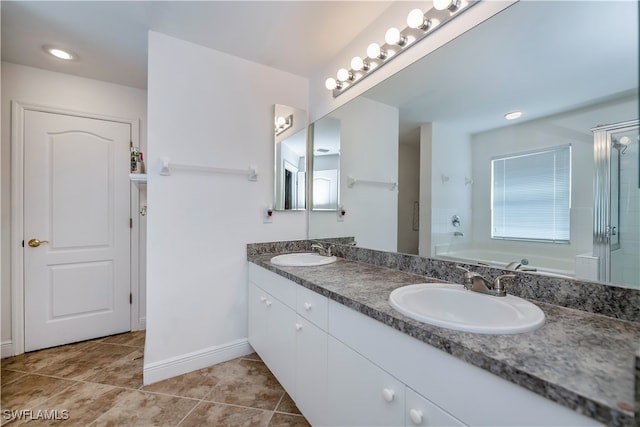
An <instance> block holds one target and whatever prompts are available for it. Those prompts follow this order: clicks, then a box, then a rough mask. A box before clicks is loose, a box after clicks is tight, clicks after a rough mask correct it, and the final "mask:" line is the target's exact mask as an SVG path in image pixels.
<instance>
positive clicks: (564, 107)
mask: <svg viewBox="0 0 640 427" xmlns="http://www.w3.org/2000/svg"><path fill="white" fill-rule="evenodd" d="M535 22H544V23H545V24H544V25H532V23H535ZM593 22H598V25H597V26H594V25H593ZM638 63H639V61H638V19H637V3H636V2H592V1H580V2H575V1H566V2H565V1H558V2H517V3H515V4H514V5H512V6H510V7H509V8H507V9H506V10H504V11H502V12H500V13H499V14H497V15H495V16H494V17H492V18H490V19H489V20H487V21H485V22H484V23H482V24H480V25H478V26H477V27H475V28H473V29H472V30H470V31H468V32H467V33H465V34H463V35H461V36H459V37H458V38H456V39H454V40H453V41H451V42H449V43H448V44H447V45H445V46H443V47H442V48H440V49H438V50H436V51H435V52H433V53H431V54H429V55H427V56H426V57H425V58H423V59H422V60H420V61H418V62H416V63H415V64H413V65H411V66H410V67H407V68H406V69H405V70H403V71H401V72H399V73H397V74H396V75H394V76H392V77H390V78H389V79H387V80H386V81H384V82H382V83H381V84H379V85H377V86H376V87H374V88H372V89H370V90H369V91H368V92H366V93H365V94H363V95H361V96H359V97H358V98H356V99H355V100H353V101H351V102H349V103H347V104H346V105H344V106H342V107H341V108H339V109H338V110H336V111H334V112H332V113H331V116H334V117H340V120H341V126H342V128H343V129H344V128H345V127H349V126H352V124H354V123H357V124H358V126H360V129H361V131H362V132H363V133H364V132H366V129H367V128H368V127H369V126H372V125H374V123H375V122H377V121H380V120H381V119H380V118H379V117H376V118H374V116H371V114H370V113H369V111H366V110H364V109H362V108H359V106H358V104H359V103H366V104H369V103H378V104H380V105H385V106H387V107H388V108H390V109H395V111H396V113H395V118H394V119H385V120H386V122H387V124H388V126H390V127H393V126H396V127H397V128H396V133H395V135H393V137H392V138H389V139H388V140H387V141H386V144H387V146H388V147H390V146H393V149H394V150H395V153H396V154H395V155H388V156H387V157H388V159H387V161H386V164H384V165H382V164H380V163H376V162H373V161H372V162H369V163H370V164H371V167H370V168H368V169H361V170H359V171H358V172H357V175H364V176H361V178H363V179H365V177H366V176H372V175H376V174H377V175H379V174H380V172H381V171H385V170H386V171H388V172H389V173H390V174H395V175H392V176H390V177H384V178H381V177H378V178H381V179H382V180H387V181H389V180H390V181H394V180H397V181H398V182H399V192H398V195H397V199H398V200H397V203H396V205H395V212H393V213H388V215H386V217H385V219H384V220H378V221H376V222H375V224H370V225H369V226H368V227H363V228H360V229H357V230H355V229H353V228H348V227H345V224H346V223H347V221H348V220H349V216H350V213H353V212H359V211H361V210H362V211H366V212H372V211H374V209H372V206H376V207H379V208H381V209H382V208H383V206H381V205H382V204H381V203H379V204H377V205H376V204H375V203H376V200H378V198H379V197H380V195H381V194H382V193H381V192H372V193H371V194H369V195H368V197H369V198H365V197H363V198H360V199H359V200H355V199H354V200H353V201H350V202H347V201H346V199H345V198H344V197H343V198H342V200H341V202H342V203H343V204H344V205H345V209H346V211H347V215H346V217H345V223H344V224H343V223H336V222H335V221H334V222H333V223H330V222H329V221H324V222H322V221H320V220H319V219H318V218H314V217H315V216H316V213H314V212H312V213H311V218H310V230H309V236H310V237H311V238H323V237H338V236H349V235H352V236H354V237H355V239H356V240H357V241H358V244H359V245H360V246H364V247H368V248H372V249H381V250H395V249H390V248H391V247H393V248H395V247H397V250H399V251H402V252H406V253H415V254H419V255H422V256H426V257H441V258H446V259H449V260H455V261H465V262H474V263H477V264H490V265H492V266H497V267H500V268H506V267H507V265H509V266H510V268H513V269H516V268H517V269H518V270H519V271H524V270H527V271H536V273H540V274H548V275H557V276H564V277H572V278H578V279H582V280H592V281H606V282H609V281H610V282H613V283H615V284H619V285H623V286H627V287H636V288H640V283H639V282H638V281H639V280H640V274H638V271H637V270H634V267H633V265H634V264H638V263H637V260H638V257H639V256H640V255H639V254H638V252H637V250H638V249H637V248H638V243H637V242H638V241H639V240H640V238H639V237H638V235H637V234H638V233H636V234H635V235H630V233H629V230H630V229H629V228H627V230H626V231H627V233H626V236H629V237H628V238H629V239H630V240H629V242H630V243H631V244H630V245H628V246H627V247H626V248H619V249H614V251H615V252H616V253H617V255H619V256H616V260H618V261H617V262H618V264H617V265H618V267H617V269H618V273H616V274H612V275H611V278H610V279H606V278H599V272H598V261H599V260H598V255H597V251H596V250H595V247H594V237H595V234H594V213H595V212H596V211H597V209H598V205H597V203H596V197H595V194H594V180H595V179H596V178H597V176H599V175H598V171H597V170H596V168H594V134H593V133H592V131H591V130H592V129H593V128H595V127H597V126H598V125H601V124H614V123H622V122H628V121H632V120H636V119H638ZM470 67H472V69H470ZM515 110H520V111H522V112H523V114H522V116H521V117H520V118H519V119H517V120H514V121H507V120H505V118H504V115H505V114H506V113H509V112H513V111H515ZM393 120H395V123H394V121H393ZM376 124H377V123H376ZM343 133H344V131H343ZM636 135H637V130H636ZM625 141H627V139H625ZM628 141H629V142H628V148H627V151H626V152H627V153H635V154H632V155H630V156H626V158H633V157H632V156H634V155H635V162H627V163H626V164H625V165H627V166H626V167H627V168H629V170H628V173H629V175H628V176H631V177H632V178H631V183H630V184H628V185H627V184H625V186H624V187H623V186H622V185H620V186H619V187H616V188H613V189H611V188H607V190H606V191H607V196H611V197H612V200H618V199H620V200H625V203H626V204H625V209H626V210H627V212H629V215H632V218H628V217H627V218H625V217H623V210H622V208H620V209H619V211H618V212H615V208H616V206H617V205H616V206H613V217H614V218H618V219H617V221H618V224H619V225H618V227H622V224H623V223H624V224H627V227H631V228H632V227H634V226H635V227H636V229H640V227H638V212H640V190H639V186H638V175H639V173H638V155H637V150H638V141H637V138H635V139H634V138H632V137H630V138H628ZM352 144H357V141H354V140H347V139H346V138H344V137H343V138H342V150H341V152H342V158H341V163H342V165H345V164H349V163H350V162H353V161H358V160H359V159H362V158H366V156H368V154H369V151H370V148H369V147H368V146H367V145H366V144H361V145H360V147H359V148H358V149H354V148H353V147H352ZM563 146H570V147H571V150H570V153H571V154H570V156H571V157H570V170H571V175H570V188H569V192H570V201H569V203H570V205H569V206H570V209H569V216H568V225H569V238H568V239H566V238H561V239H554V238H530V237H531V234H528V235H527V236H528V238H526V239H522V238H497V237H498V236H497V235H496V233H495V230H494V227H495V223H494V222H492V220H493V219H495V218H493V215H492V214H493V213H495V212H493V210H492V200H493V199H492V197H493V191H494V187H495V185H494V181H492V167H491V165H492V163H491V162H492V160H493V159H496V158H507V157H510V156H515V155H518V154H521V153H531V152H546V151H548V150H549V149H552V148H555V147H563ZM620 153H622V151H620ZM612 155H613V159H614V161H615V159H616V158H619V160H620V161H623V160H625V155H619V156H618V153H613V154H612ZM615 156H618V157H615ZM398 165H399V166H398ZM531 165H532V167H533V163H531ZM612 166H613V169H612V173H614V174H615V173H617V172H616V166H617V162H616V163H615V164H614V165H612ZM620 168H624V166H622V163H621V164H620ZM532 170H533V172H534V175H531V176H530V177H529V178H527V180H530V179H533V178H532V177H540V176H542V175H544V174H542V173H540V172H541V169H540V168H539V167H533V169H532ZM607 170H608V171H609V169H607ZM352 173H354V172H351V171H346V170H345V169H344V166H342V169H341V175H342V176H347V175H351V174H352ZM493 179H495V177H493ZM606 179H607V180H608V179H610V176H609V175H607V177H606ZM620 182H621V183H622V179H621V180H620ZM547 184H548V183H547ZM547 184H545V185H547ZM509 185H510V187H511V189H515V190H516V191H515V192H514V194H516V195H517V194H524V193H522V192H519V191H517V188H518V187H517V185H518V183H517V182H515V181H512V182H511V183H510V184H509ZM340 189H341V191H342V192H343V194H344V193H348V191H351V190H349V189H347V188H346V187H345V183H344V182H341V187H340ZM354 190H355V189H354ZM610 191H613V192H615V191H619V194H618V196H616V195H615V194H613V192H612V193H611V194H609V192H610ZM530 194H531V193H530ZM535 199H536V198H535V197H530V198H528V199H527V200H526V203H528V209H530V210H532V211H533V210H536V209H543V208H541V205H540V204H536V203H535ZM416 201H419V203H418V204H417V205H416V203H415V202H416ZM547 202H548V203H549V200H547ZM387 203H388V201H387ZM510 203H517V200H515V201H514V200H512V201H511V202H510ZM620 206H622V205H621V204H620ZM418 207H419V209H418ZM454 215H456V216H457V217H458V218H459V220H458V221H456V224H457V226H454V225H453V223H452V218H453V217H454ZM416 217H418V220H414V218H416ZM512 218H514V219H517V217H516V216H514V217H512ZM634 221H635V222H634ZM634 224H635V225H634ZM608 226H609V230H611V227H613V226H616V225H615V224H608ZM545 232H546V230H545ZM618 232H620V230H619V229H618ZM383 234H384V238H386V241H384V239H383V238H381V236H382V235H383ZM534 234H535V232H534ZM542 235H543V232H542V231H541V232H540V236H542ZM622 236H623V234H622V232H620V235H619V242H622ZM604 238H606V239H611V241H612V242H613V243H614V244H615V243H616V240H617V238H616V237H615V236H613V235H612V233H609V235H607V236H605V237H604ZM634 239H635V240H634ZM389 240H394V241H393V243H392V244H391V243H390V242H389ZM633 242H635V243H633ZM614 246H615V245H614ZM633 248H635V252H633ZM623 252H624V253H623ZM612 256H613V255H612ZM632 260H635V261H632ZM622 271H626V272H627V273H625V277H627V278H623V275H622V273H621V272H622ZM634 271H635V274H634Z"/></svg>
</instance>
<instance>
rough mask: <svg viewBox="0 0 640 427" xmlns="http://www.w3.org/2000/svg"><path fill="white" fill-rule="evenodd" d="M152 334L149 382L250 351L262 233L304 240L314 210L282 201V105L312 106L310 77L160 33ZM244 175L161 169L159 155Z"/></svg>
mask: <svg viewBox="0 0 640 427" xmlns="http://www.w3.org/2000/svg"><path fill="white" fill-rule="evenodd" d="M148 92H149V99H148V105H149V147H148V152H149V156H148V169H149V176H148V203H149V216H148V219H147V242H148V253H147V255H148V258H147V260H148V269H147V281H148V287H147V304H148V305H147V311H148V318H147V341H146V348H145V360H144V362H145V366H144V382H145V383H150V382H154V381H158V380H160V379H163V378H167V377H170V376H173V375H178V374H181V373H183V372H188V371H191V370H194V369H198V368H201V367H204V366H209V365H212V364H214V363H217V362H220V361H222V360H225V359H228V358H230V357H235V356H236V355H238V354H239V353H243V352H246V351H250V348H249V345H248V343H247V341H246V337H247V319H246V318H247V295H246V286H247V260H246V244H247V243H250V242H259V241H271V240H289V239H303V238H305V237H306V213H305V212H275V213H274V216H273V222H272V223H270V224H265V223H263V212H264V211H263V209H264V206H265V205H267V204H270V203H272V202H273V179H274V176H273V175H274V172H273V170H274V168H273V159H274V153H273V150H274V144H273V105H274V104H284V105H290V106H294V107H297V108H302V109H305V110H307V109H308V92H309V86H308V81H307V80H306V79H304V78H301V77H298V76H295V75H292V74H288V73H285V72H282V71H278V70H275V69H272V68H269V67H266V66H263V65H259V64H256V63H252V62H249V61H246V60H243V59H239V58H237V57H233V56H230V55H228V54H225V53H221V52H218V51H214V50H211V49H207V48H204V47H202V46H198V45H195V44H192V43H188V42H185V41H182V40H178V39H175V38H172V37H169V36H166V35H163V34H160V33H156V32H150V33H149V82H148ZM161 157H169V158H171V160H172V161H174V162H176V163H186V164H197V165H207V166H214V167H225V168H247V167H248V166H249V165H255V166H257V168H258V173H259V177H258V181H257V182H250V181H248V179H247V178H245V177H243V176H232V175H213V174H211V175H207V174H190V173H188V172H175V173H173V174H172V175H171V176H160V175H158V170H159V158H161Z"/></svg>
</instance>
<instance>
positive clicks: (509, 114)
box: [504, 111, 522, 120]
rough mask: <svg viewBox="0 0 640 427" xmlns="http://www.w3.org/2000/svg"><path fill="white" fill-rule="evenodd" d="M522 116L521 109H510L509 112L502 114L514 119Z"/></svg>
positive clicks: (506, 117)
mask: <svg viewBox="0 0 640 427" xmlns="http://www.w3.org/2000/svg"><path fill="white" fill-rule="evenodd" d="M520 117H522V111H512V112H511V113H507V114H505V115H504V118H505V119H507V120H515V119H519V118H520Z"/></svg>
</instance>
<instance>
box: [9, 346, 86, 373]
mask: <svg viewBox="0 0 640 427" xmlns="http://www.w3.org/2000/svg"><path fill="white" fill-rule="evenodd" d="M88 345H89V343H86V342H82V343H76V344H69V345H63V346H59V347H52V348H47V349H44V350H39V351H33V352H29V353H23V354H20V355H18V356H14V357H8V358H5V359H2V362H1V364H2V369H11V370H15V371H23V372H36V371H39V370H40V369H42V368H44V367H46V366H48V365H50V364H52V363H56V362H59V361H63V360H65V359H67V358H69V357H74V356H77V355H79V354H81V353H82V350H83V349H84V348H85V347H86V346H88Z"/></svg>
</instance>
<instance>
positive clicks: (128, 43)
mask: <svg viewBox="0 0 640 427" xmlns="http://www.w3.org/2000/svg"><path fill="white" fill-rule="evenodd" d="M392 3H393V2H392V1H378V0H373V1H237V0H236V1H4V0H3V1H2V2H0V8H1V9H0V10H1V13H2V60H3V61H7V62H12V63H15V64H21V65H27V66H32V67H37V68H42V69H46V70H50V71H56V72H61V73H67V74H72V75H77V76H81V77H87V78H93V79H97V80H103V81H108V82H112V83H117V84H122V85H126V86H132V87H137V88H146V85H147V35H148V31H149V30H153V31H158V32H161V33H164V34H168V35H170V36H174V37H177V38H180V39H183V40H186V41H190V42H193V43H197V44H199V45H202V46H206V47H210V48H212V49H216V50H218V51H222V52H226V53H229V54H232V55H235V56H237V57H240V58H244V59H247V60H250V61H253V62H257V63H260V64H264V65H267V66H270V67H274V68H277V69H280V70H284V71H287V72H291V73H294V74H297V75H300V76H303V77H307V78H310V77H312V76H313V75H314V73H315V72H317V70H318V69H320V68H321V67H322V66H323V65H324V64H326V63H327V62H329V61H330V60H331V59H332V58H333V57H334V56H335V55H336V54H337V53H338V52H340V51H341V50H342V49H344V48H345V46H347V45H348V44H349V43H350V42H351V41H352V40H353V39H354V38H355V37H356V36H357V35H358V34H359V33H360V32H361V31H363V30H364V29H365V28H366V27H367V26H368V25H369V24H371V22H372V21H374V20H375V19H376V18H377V17H379V16H380V15H381V14H382V13H383V12H384V11H385V10H386V9H387V8H388V7H389V6H390V5H391V4H392ZM45 44H48V45H56V46H59V47H61V48H66V49H69V50H71V51H73V52H74V53H76V54H77V55H78V60H76V61H72V62H68V61H67V62H65V61H62V60H59V59H56V58H54V57H52V56H50V55H47V54H45V53H44V51H43V48H42V46H43V45H45Z"/></svg>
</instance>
